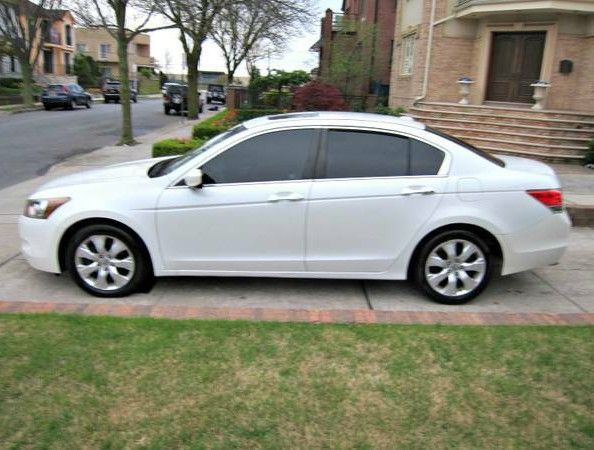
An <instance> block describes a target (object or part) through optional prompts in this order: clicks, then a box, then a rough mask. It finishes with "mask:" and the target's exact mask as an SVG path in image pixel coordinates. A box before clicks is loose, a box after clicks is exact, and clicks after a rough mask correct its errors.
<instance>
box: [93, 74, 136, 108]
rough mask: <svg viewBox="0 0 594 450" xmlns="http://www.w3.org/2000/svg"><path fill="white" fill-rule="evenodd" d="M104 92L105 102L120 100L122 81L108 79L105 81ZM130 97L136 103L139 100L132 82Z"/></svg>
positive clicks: (117, 101)
mask: <svg viewBox="0 0 594 450" xmlns="http://www.w3.org/2000/svg"><path fill="white" fill-rule="evenodd" d="M101 92H102V93H103V101H104V102H105V103H109V102H111V101H113V102H114V103H119V102H120V82H119V81H116V80H112V81H106V82H105V83H103V88H102V89H101ZM130 99H131V100H132V101H133V102H134V103H136V102H137V101H138V92H137V90H136V88H134V86H133V85H132V83H130Z"/></svg>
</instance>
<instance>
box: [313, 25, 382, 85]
mask: <svg viewBox="0 0 594 450" xmlns="http://www.w3.org/2000/svg"><path fill="white" fill-rule="evenodd" d="M376 42H377V28H376V26H375V25H373V24H368V23H365V22H358V21H354V20H349V19H343V20H342V22H341V23H340V30H339V31H338V32H337V33H336V35H335V37H334V39H333V41H332V47H331V48H330V51H331V55H332V56H331V62H330V66H329V70H328V71H326V72H325V73H323V74H322V79H323V81H325V82H327V83H330V84H333V85H335V86H336V87H338V88H339V89H340V90H341V92H342V93H343V94H344V95H345V96H353V95H366V94H367V93H368V92H369V85H370V82H371V80H373V79H375V78H377V76H376V74H375V72H376V71H379V69H380V68H381V67H382V66H384V65H385V64H388V61H382V60H381V58H379V56H378V52H376ZM325 50H326V49H325Z"/></svg>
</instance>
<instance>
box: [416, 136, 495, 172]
mask: <svg viewBox="0 0 594 450" xmlns="http://www.w3.org/2000/svg"><path fill="white" fill-rule="evenodd" d="M425 129H426V130H427V131H430V132H431V133H433V134H436V135H438V136H440V137H442V138H444V139H447V140H448V141H451V142H454V143H456V144H458V145H460V146H462V147H464V148H465V149H467V150H470V151H471V152H472V153H474V154H476V155H479V156H481V157H482V158H485V159H486V160H487V161H489V162H492V163H493V164H497V165H498V166H499V167H505V163H504V162H503V161H502V160H500V159H499V158H497V157H496V156H493V155H491V154H490V153H487V152H486V151H484V150H481V149H478V148H476V147H475V146H474V145H472V144H469V143H468V142H465V141H463V140H462V139H458V138H456V137H454V136H450V135H449V134H446V133H443V132H442V131H438V130H436V129H434V128H431V127H426V128H425Z"/></svg>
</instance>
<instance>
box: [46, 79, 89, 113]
mask: <svg viewBox="0 0 594 450" xmlns="http://www.w3.org/2000/svg"><path fill="white" fill-rule="evenodd" d="M41 102H42V103H43V107H44V108H45V110H46V111H49V110H50V109H53V108H66V109H74V108H75V107H77V106H86V107H87V108H90V107H91V105H92V104H93V97H92V96H91V94H89V93H88V92H85V90H84V89H83V88H82V87H80V86H79V85H78V84H75V83H64V84H50V85H48V87H47V88H45V89H44V90H43V93H42V94H41Z"/></svg>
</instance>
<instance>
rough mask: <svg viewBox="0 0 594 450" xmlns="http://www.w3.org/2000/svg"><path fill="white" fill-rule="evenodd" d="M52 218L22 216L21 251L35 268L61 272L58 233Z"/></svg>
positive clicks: (20, 228) (20, 219)
mask: <svg viewBox="0 0 594 450" xmlns="http://www.w3.org/2000/svg"><path fill="white" fill-rule="evenodd" d="M56 231H57V230H56V227H55V225H54V224H52V222H51V219H46V220H42V219H31V218H29V217H25V216H20V218H19V236H20V238H21V253H22V255H23V256H24V257H25V259H26V260H27V262H28V263H29V264H30V265H31V266H32V267H33V268H35V269H38V270H42V271H44V272H52V273H60V272H61V270H60V263H59V261H58V245H59V241H58V238H57V235H58V233H57V232H56Z"/></svg>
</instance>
